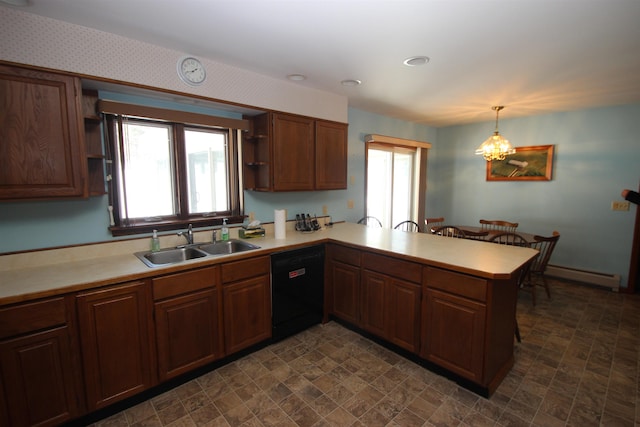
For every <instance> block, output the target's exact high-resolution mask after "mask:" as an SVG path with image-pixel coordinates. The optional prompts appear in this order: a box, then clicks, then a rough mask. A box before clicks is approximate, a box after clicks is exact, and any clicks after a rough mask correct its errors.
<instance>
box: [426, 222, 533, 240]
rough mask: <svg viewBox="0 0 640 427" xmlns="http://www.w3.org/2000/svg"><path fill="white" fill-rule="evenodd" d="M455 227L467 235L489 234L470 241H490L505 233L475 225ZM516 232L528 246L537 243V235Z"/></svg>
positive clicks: (474, 237)
mask: <svg viewBox="0 0 640 427" xmlns="http://www.w3.org/2000/svg"><path fill="white" fill-rule="evenodd" d="M453 227H457V228H459V229H460V230H462V231H464V232H465V233H466V232H471V233H480V232H483V231H486V232H487V235H486V236H473V237H468V238H469V239H471V238H472V239H474V240H489V239H491V237H493V236H495V235H496V234H500V233H503V231H500V230H483V229H482V227H476V226H473V225H455V226H453ZM436 228H439V227H433V228H431V232H432V233H433V230H435V229H436ZM515 232H516V234H519V235H521V236H522V237H523V238H524V239H525V240H526V241H527V243H528V244H531V243H534V242H535V241H536V240H535V238H534V236H535V234H532V233H526V232H522V231H518V230H517V229H516V231H515Z"/></svg>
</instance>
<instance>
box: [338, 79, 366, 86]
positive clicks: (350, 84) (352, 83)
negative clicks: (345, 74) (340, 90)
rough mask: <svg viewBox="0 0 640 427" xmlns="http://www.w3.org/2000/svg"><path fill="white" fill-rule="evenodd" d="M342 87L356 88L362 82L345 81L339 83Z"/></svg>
mask: <svg viewBox="0 0 640 427" xmlns="http://www.w3.org/2000/svg"><path fill="white" fill-rule="evenodd" d="M340 84H341V85H342V86H358V85H361V84H362V82H361V81H360V80H355V79H347V80H343V81H341V82H340Z"/></svg>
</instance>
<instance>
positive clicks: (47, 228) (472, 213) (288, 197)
mask: <svg viewBox="0 0 640 427" xmlns="http://www.w3.org/2000/svg"><path fill="white" fill-rule="evenodd" d="M156 105H157V104H156ZM199 112H202V111H199ZM505 115H506V116H507V117H508V114H505ZM505 115H503V117H504V116H505ZM493 128H494V122H492V121H488V122H484V123H477V124H471V125H464V126H452V127H448V128H441V129H435V128H432V127H429V126H425V125H420V124H416V123H410V122H406V121H402V120H396V119H392V118H389V117H384V116H380V115H376V114H372V113H367V112H364V111H360V110H356V109H349V164H348V176H349V184H348V188H347V189H346V190H334V191H323V192H293V193H254V192H245V211H246V212H247V213H248V212H253V213H254V214H255V216H256V218H257V219H259V220H262V221H264V222H270V221H273V211H274V209H287V211H288V214H289V215H288V216H289V219H291V218H294V217H295V214H296V213H298V212H305V213H310V214H318V215H321V214H322V206H325V205H326V206H327V208H328V211H329V214H330V215H331V216H332V218H333V219H334V220H337V221H340V220H346V221H350V222H355V221H357V220H358V219H359V218H360V217H362V215H363V214H364V142H363V141H364V136H365V135H366V134H369V133H377V134H382V135H389V136H395V137H399V138H407V139H416V140H420V141H428V142H431V143H432V144H433V146H432V148H431V149H430V150H429V158H428V171H427V206H426V212H427V215H428V216H441V215H442V216H445V217H446V218H447V222H448V223H451V224H477V223H478V220H479V219H480V218H487V219H506V220H512V221H516V222H518V223H520V228H521V229H522V230H523V231H527V232H532V233H538V234H543V235H549V234H551V232H552V231H553V230H558V231H560V233H561V238H560V243H559V244H558V247H557V249H556V252H555V253H554V256H553V258H552V260H551V262H552V264H555V265H562V266H566V267H573V268H579V269H584V270H590V271H598V272H603V273H616V274H620V275H621V276H622V285H623V286H626V283H627V273H628V269H629V262H630V254H631V243H632V242H631V241H632V233H633V225H634V218H635V211H636V209H637V207H636V206H635V205H631V210H630V211H628V212H616V211H612V210H611V202H612V201H616V200H621V197H620V191H621V190H622V189H623V188H637V187H638V182H639V179H640V177H639V173H638V171H640V141H638V135H640V105H628V106H617V107H608V108H598V109H590V110H581V111H573V112H564V113H555V114H549V115H540V116H530V117H525V118H518V119H508V118H506V119H505V118H501V119H500V132H501V133H502V134H503V135H505V136H506V137H507V138H509V139H510V140H511V141H512V143H513V144H514V145H515V146H530V145H548V144H553V145H555V159H554V170H553V180H552V181H548V182H535V181H529V182H496V181H490V182H487V181H486V180H485V162H484V160H482V159H481V158H479V157H478V156H475V155H474V150H475V149H476V147H477V146H478V145H480V143H481V142H482V141H484V139H486V138H487V137H488V136H489V135H490V134H491V133H492V132H493ZM349 200H353V202H354V208H353V209H348V207H347V204H348V201H349ZM107 225H108V213H107V199H106V197H94V198H90V199H88V200H76V201H57V202H19V203H2V204H0V236H2V238H1V239H0V253H5V252H12V251H21V250H31V249H39V248H47V247H55V246H63V245H72V244H80V243H90V242H102V241H109V240H114V238H112V237H111V235H110V233H109V232H108V230H107Z"/></svg>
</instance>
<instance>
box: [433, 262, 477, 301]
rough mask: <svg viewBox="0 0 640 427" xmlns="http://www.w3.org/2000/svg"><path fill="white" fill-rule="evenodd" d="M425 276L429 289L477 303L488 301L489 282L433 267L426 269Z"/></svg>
mask: <svg viewBox="0 0 640 427" xmlns="http://www.w3.org/2000/svg"><path fill="white" fill-rule="evenodd" d="M424 274H425V280H424V281H425V283H426V284H427V287H429V288H433V289H440V290H441V291H445V292H449V293H450V294H454V295H460V296H463V297H467V298H471V299H474V300H477V301H482V302H486V301H487V281H486V280H484V279H480V278H479V277H473V276H468V275H466V274H462V273H454V272H453V271H449V270H442V269H440V268H433V267H425V269H424Z"/></svg>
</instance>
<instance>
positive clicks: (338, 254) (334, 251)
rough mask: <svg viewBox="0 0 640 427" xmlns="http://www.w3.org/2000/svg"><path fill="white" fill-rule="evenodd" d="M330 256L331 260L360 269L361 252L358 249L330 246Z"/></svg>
mask: <svg viewBox="0 0 640 427" xmlns="http://www.w3.org/2000/svg"><path fill="white" fill-rule="evenodd" d="M329 256H330V257H331V259H334V260H336V261H340V262H343V263H345V264H351V265H355V266H357V267H360V250H358V249H353V248H347V247H346V246H339V245H330V246H329Z"/></svg>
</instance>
